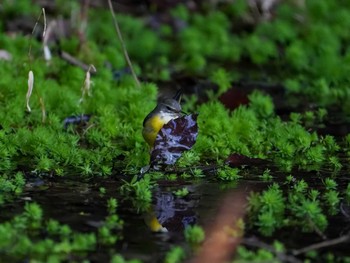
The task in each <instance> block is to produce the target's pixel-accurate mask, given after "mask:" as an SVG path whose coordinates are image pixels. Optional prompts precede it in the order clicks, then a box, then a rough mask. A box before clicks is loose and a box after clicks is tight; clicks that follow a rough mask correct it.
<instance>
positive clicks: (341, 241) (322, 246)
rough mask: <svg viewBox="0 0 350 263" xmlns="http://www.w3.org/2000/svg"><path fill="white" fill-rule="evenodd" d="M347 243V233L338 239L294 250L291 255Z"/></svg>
mask: <svg viewBox="0 0 350 263" xmlns="http://www.w3.org/2000/svg"><path fill="white" fill-rule="evenodd" d="M348 241H350V233H348V234H347V235H344V236H341V237H338V238H334V239H330V240H326V241H322V242H320V243H316V244H312V245H310V246H307V247H304V248H301V249H297V250H294V251H293V255H295V256H297V255H300V254H305V253H307V252H309V251H311V250H317V249H320V248H324V247H330V246H334V245H338V244H341V243H344V242H348Z"/></svg>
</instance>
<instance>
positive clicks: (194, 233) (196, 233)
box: [184, 225, 205, 246]
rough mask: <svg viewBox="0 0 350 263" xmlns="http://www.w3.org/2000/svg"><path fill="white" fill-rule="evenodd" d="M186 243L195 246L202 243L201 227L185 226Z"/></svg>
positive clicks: (203, 234)
mask: <svg viewBox="0 0 350 263" xmlns="http://www.w3.org/2000/svg"><path fill="white" fill-rule="evenodd" d="M184 234H185V239H186V241H187V242H188V243H189V244H190V245H192V246H197V245H199V244H200V243H202V242H203V241H204V238H205V233H204V230H203V228H202V227H200V226H198V225H193V226H187V227H186V228H185V231H184Z"/></svg>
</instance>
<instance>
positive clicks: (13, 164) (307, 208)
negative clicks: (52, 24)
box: [0, 0, 350, 262]
mask: <svg viewBox="0 0 350 263" xmlns="http://www.w3.org/2000/svg"><path fill="white" fill-rule="evenodd" d="M56 2H57V10H56V11H55V12H56V13H53V14H48V21H50V20H53V19H56V18H57V17H59V16H62V17H66V18H71V15H72V14H73V15H72V16H73V17H75V18H76V17H78V16H77V14H79V10H80V9H79V8H80V6H79V4H78V3H75V2H73V3H70V4H68V3H65V4H62V3H61V5H59V4H58V2H61V1H56ZM59 6H60V7H59ZM58 7H59V8H58ZM0 8H2V11H3V12H2V13H1V14H0V16H1V18H2V19H1V20H0V29H1V30H2V32H3V33H2V34H1V35H0V47H1V49H3V50H6V51H8V52H9V53H10V54H11V55H12V59H11V60H10V61H6V60H0V69H1V78H0V107H1V111H0V122H1V123H0V124H1V129H0V155H1V162H0V173H1V177H0V205H2V206H4V207H8V206H9V205H10V204H12V203H13V202H15V201H16V200H18V198H21V196H22V195H21V193H22V192H23V191H25V190H26V189H27V188H28V182H30V181H31V180H32V179H33V178H41V179H42V180H44V181H45V182H50V181H52V180H56V179H57V178H61V177H62V178H63V180H64V179H65V178H70V179H72V178H73V179H74V180H78V181H82V180H97V179H103V178H109V177H110V178H114V179H115V180H117V181H120V182H121V181H122V180H125V181H124V183H122V185H121V186H120V187H118V189H115V193H118V194H119V193H123V195H124V197H127V198H129V199H130V200H131V201H132V202H131V203H132V205H133V209H134V210H135V211H137V210H139V211H144V210H147V209H149V205H150V203H151V202H152V190H153V189H154V188H155V185H156V183H157V180H158V179H165V180H168V181H169V182H171V180H174V179H176V178H181V179H182V180H186V181H188V182H191V180H194V179H195V180H197V179H198V178H199V180H214V181H217V182H218V184H219V183H220V184H223V185H226V186H230V183H231V182H237V181H239V180H243V181H244V179H245V176H246V175H247V174H251V173H254V171H255V170H254V169H253V170H250V168H245V169H243V168H242V167H235V168H232V167H229V166H227V165H225V164H226V163H225V161H226V160H227V158H228V157H229V156H230V155H231V154H233V153H237V154H241V155H245V156H248V157H250V158H255V159H260V160H264V161H266V165H265V167H264V169H262V170H261V171H258V173H260V174H258V176H259V178H260V179H259V180H265V181H266V182H267V184H268V185H269V186H268V187H267V188H266V189H265V190H264V191H262V192H260V193H258V192H256V193H251V194H250V195H249V209H248V211H247V212H248V216H247V222H246V229H247V233H259V236H260V237H261V238H264V237H265V236H272V237H274V234H275V233H276V232H277V231H288V230H290V229H292V228H297V229H298V231H299V232H300V235H303V234H304V233H311V235H313V237H314V239H315V241H318V240H320V237H324V235H325V233H327V234H329V236H332V237H333V236H336V235H337V234H339V233H337V234H334V233H333V234H330V233H328V232H327V229H332V228H331V226H330V224H329V222H331V221H332V219H333V217H334V216H335V215H338V216H339V215H341V213H340V205H341V204H342V205H348V203H347V202H348V201H349V199H350V198H349V196H350V186H349V185H350V184H349V178H348V176H347V173H348V170H349V167H348V165H347V162H348V156H349V149H350V135H348V134H347V133H348V132H349V130H348V129H346V130H345V132H344V133H343V134H341V136H337V137H335V136H333V135H332V134H327V133H326V134H324V133H320V132H319V130H320V129H319V128H320V127H324V126H325V125H327V124H329V123H330V122H331V121H332V120H333V119H332V117H333V116H332V115H333V113H334V112H337V114H339V115H341V116H343V119H342V121H343V122H344V123H345V124H346V123H348V121H347V117H348V115H349V112H350V108H349V104H348V103H347V101H348V100H349V96H350V88H349V81H350V77H349V76H350V75H349V74H348V71H349V66H350V64H349V43H350V35H349V34H348V33H347V32H348V31H349V30H348V29H349V28H350V4H348V3H346V2H344V1H334V0H333V1H332V0H324V1H318V0H310V1H305V3H304V4H303V5H298V4H297V3H294V2H293V1H289V2H283V3H280V4H278V5H277V6H276V8H275V9H274V10H273V11H271V13H268V14H262V13H256V12H254V10H252V7H250V6H249V5H248V4H247V2H246V1H244V0H239V1H235V3H234V4H222V5H214V4H212V3H210V2H208V3H203V4H202V5H201V6H197V7H196V12H194V13H193V14H192V13H191V11H189V10H188V8H187V7H186V6H185V5H177V6H176V7H174V8H171V9H169V10H167V11H164V15H165V16H166V17H167V18H168V19H167V20H166V21H168V22H163V21H162V20H161V19H160V18H159V17H158V15H159V13H156V12H154V13H152V12H151V11H149V12H147V13H146V14H144V15H143V16H141V17H140V16H139V17H137V16H132V15H127V14H119V13H118V21H119V22H120V27H121V30H122V33H123V35H124V38H125V43H126V47H127V50H128V53H129V56H130V57H131V58H132V61H133V65H134V67H135V69H136V72H137V74H138V76H139V77H140V78H141V87H140V88H138V87H137V86H136V85H135V82H134V80H133V78H132V76H131V75H130V74H128V73H127V72H128V71H127V70H125V68H126V63H125V60H124V57H123V52H122V49H121V45H120V42H119V40H118V38H117V36H116V33H115V32H114V27H113V23H112V17H111V15H110V11H109V10H108V9H105V8H90V9H89V13H88V14H89V15H88V20H87V26H86V30H85V31H84V39H85V40H82V39H81V38H79V37H78V35H77V34H76V32H77V31H78V29H79V22H80V23H81V22H84V21H77V24H72V25H73V31H72V33H71V34H69V35H68V36H64V37H63V36H60V37H59V42H60V44H59V47H58V45H57V43H55V42H49V47H50V48H51V50H52V52H53V58H52V60H50V61H49V62H47V61H45V59H44V57H43V51H42V48H43V47H42V41H40V35H41V33H42V32H40V27H38V30H37V31H35V32H34V33H33V34H26V33H24V32H22V31H20V30H13V31H11V32H10V31H9V30H8V28H9V24H11V21H15V20H16V19H17V18H21V17H31V18H33V19H30V20H29V21H33V25H32V26H33V27H34V24H35V19H36V17H37V15H38V14H39V12H40V7H39V6H38V5H29V4H28V1H16V2H13V1H8V0H5V2H4V3H3V4H1V6H0ZM74 14H75V15H74ZM269 15H271V17H270V18H268V17H269ZM152 19H153V20H154V21H155V22H157V23H155V24H152V23H151V22H150V21H152ZM157 19H159V20H157ZM147 21H148V23H147ZM169 21H170V22H169ZM39 24H42V23H41V21H40V23H39ZM74 26H75V28H74ZM38 39H39V40H38ZM58 48H60V49H61V50H63V51H65V52H68V53H70V54H71V55H73V56H74V57H75V58H77V59H79V60H81V61H83V62H84V63H85V64H86V65H89V64H93V65H94V66H95V67H96V69H97V72H96V74H93V75H92V76H91V79H92V81H93V84H92V86H91V96H84V98H83V100H82V101H81V98H82V90H81V89H82V86H83V84H84V79H85V74H86V72H84V70H82V69H81V68H79V67H77V66H74V65H70V64H69V63H67V61H64V60H63V59H62V58H61V57H60V56H59V51H58V50H57V49H58ZM29 50H30V54H29V56H28V52H29ZM30 70H31V71H33V73H34V78H35V81H34V90H33V94H32V97H31V99H30V107H31V109H32V111H31V112H30V113H29V112H28V111H27V110H26V105H25V98H26V92H27V81H28V72H29V71H30ZM177 75H184V76H189V77H191V78H194V79H196V80H203V79H204V80H205V81H209V82H210V83H211V86H213V87H215V89H210V90H209V89H204V88H203V90H202V91H201V93H206V102H205V103H199V101H201V98H200V97H199V96H198V94H199V93H200V92H198V93H194V94H191V91H190V90H188V91H187V92H186V90H185V96H184V99H183V107H184V109H185V110H186V111H187V112H198V113H199V117H198V125H199V129H200V130H199V136H198V140H197V143H196V144H195V146H194V147H193V149H192V150H191V151H189V152H186V153H185V154H184V156H183V157H182V158H181V159H180V160H179V162H178V164H177V166H176V167H172V168H173V170H171V171H170V174H169V172H167V173H150V174H148V175H146V176H145V178H144V179H142V180H140V181H137V180H135V179H136V177H135V178H134V179H133V180H131V177H132V176H133V175H136V174H138V172H139V170H140V168H141V167H143V166H145V165H147V163H148V161H149V149H148V147H147V145H146V143H145V142H144V141H143V139H142V136H141V129H142V121H143V118H144V117H145V116H146V115H147V113H148V112H149V111H151V110H152V109H153V108H154V106H155V104H156V100H157V94H158V87H157V83H160V82H161V81H162V82H164V81H166V82H167V83H170V84H172V83H173V81H174V79H173V78H174V77H175V76H177ZM245 80H249V81H253V82H254V81H256V82H259V83H265V84H266V85H267V86H269V85H270V84H271V85H275V84H276V83H278V84H281V85H280V86H281V89H283V92H285V97H284V99H286V100H287V99H288V100H291V99H292V100H294V104H293V105H297V106H298V107H294V108H293V107H292V111H290V112H288V116H279V115H278V114H277V113H276V106H275V104H274V101H273V97H274V96H273V94H269V90H268V89H263V90H262V89H260V90H255V91H254V92H252V93H251V94H250V95H249V96H248V99H249V103H248V104H247V105H241V106H239V107H238V108H236V109H234V110H233V111H230V110H228V109H227V108H225V106H224V105H223V104H222V103H221V102H220V99H219V98H220V96H221V95H222V94H225V92H226V91H227V90H228V89H229V88H230V87H232V85H235V83H238V82H239V81H240V82H242V81H243V82H244V81H245ZM172 85H174V86H175V84H172ZM197 87H201V86H200V81H198V83H197ZM224 96H225V95H224ZM295 101H296V102H295ZM43 110H44V111H45V114H46V118H45V119H43ZM84 114H89V115H91V119H90V120H89V121H88V122H86V123H84V124H80V125H69V126H68V127H67V129H65V128H64V120H65V119H66V118H67V117H69V116H81V115H84ZM336 134H338V133H336ZM209 164H214V165H215V166H216V167H217V168H218V169H217V172H216V173H214V174H215V175H214V176H212V174H213V173H206V172H204V171H203V170H201V169H200V168H198V167H201V168H203V167H205V166H206V165H209ZM193 167H197V168H193ZM179 171H181V172H179ZM310 174H312V175H313V177H312V178H313V180H309V176H310ZM339 174H342V175H344V176H341V177H340V176H338V175H339ZM126 175H130V176H129V177H128V176H126ZM277 177H278V178H277ZM314 178H316V179H314ZM256 180H258V179H256ZM273 181H276V182H273ZM315 181H316V182H315ZM26 185H27V186H26ZM185 189H187V188H183V187H180V188H178V189H176V190H177V192H176V195H177V196H178V197H179V198H186V196H187V195H188V190H187V192H186V191H185ZM100 191H101V195H102V196H103V193H104V190H103V188H101V190H100ZM174 192H175V191H174ZM130 200H129V201H130ZM218 202H220V200H218ZM106 203H107V200H106ZM116 209H117V202H116V199H115V198H113V195H112V197H111V198H110V199H108V203H107V205H106V214H107V215H106V218H105V223H104V224H103V225H102V226H99V228H98V230H97V231H94V232H91V233H77V232H75V231H74V230H72V229H71V228H70V227H69V226H67V225H64V224H60V223H59V222H57V221H56V220H55V219H48V218H46V217H45V209H43V208H41V207H40V205H38V204H37V203H35V200H34V202H28V203H27V204H25V206H24V207H23V212H22V213H21V214H18V215H15V216H14V217H13V218H12V219H10V220H7V221H3V222H2V223H1V225H0V233H2V234H0V256H2V255H3V256H4V258H8V259H21V260H23V259H29V260H32V261H33V262H37V261H49V260H50V262H57V261H60V260H70V258H71V257H73V258H74V255H76V254H77V253H78V254H79V253H80V252H83V253H89V252H91V251H94V249H95V248H96V247H97V246H99V245H102V246H106V247H109V246H111V245H113V244H115V243H116V242H118V241H119V239H120V238H121V236H120V233H119V230H120V229H121V228H122V227H123V224H122V220H120V218H119V216H118V215H117V212H116ZM193 229H197V228H193ZM193 229H192V231H190V230H187V231H186V232H185V235H186V239H188V240H198V239H201V240H202V239H203V238H202V236H201V238H198V237H197V236H196V235H197V234H196V233H197V232H198V233H202V232H201V231H200V230H198V231H197V230H196V231H194V230H193ZM192 232H196V233H192ZM20 233H25V235H24V236H23V237H22V238H20V239H19V241H20V242H17V241H18V236H19V235H20ZM191 233H192V234H191ZM276 239H278V238H277V237H276ZM282 242H283V240H282ZM14 243H16V245H15V246H14V245H13V244H14ZM274 246H275V248H276V250H277V249H280V250H281V251H283V252H285V251H287V252H288V249H289V248H288V247H287V248H285V247H283V245H281V244H280V243H275V245H274ZM281 246H282V248H281ZM287 252H286V253H287ZM114 253H115V251H112V252H111V253H110V254H109V255H110V258H111V261H112V262H124V261H122V260H123V259H122V258H120V256H119V255H114ZM113 255H114V256H113ZM184 255H185V252H184V251H183V250H182V249H181V248H179V247H175V248H174V249H172V250H171V251H170V252H169V253H168V254H167V256H166V261H167V262H177V261H176V260H178V259H180V258H183V257H184ZM276 255H277V253H273V252H271V251H266V250H264V251H255V252H254V251H250V250H249V251H248V250H247V248H240V249H239V250H238V258H237V260H240V259H241V260H252V259H255V260H263V259H264V260H270V259H275V260H279V258H278V257H277V258H274V257H275V256H276ZM314 257H319V258H320V259H321V258H322V259H328V260H330V259H331V258H332V257H333V258H334V257H336V254H332V251H331V249H330V250H328V251H327V253H324V254H321V255H308V256H307V258H308V260H312V259H314ZM76 260H77V261H79V260H80V258H79V257H77V258H76ZM171 260H172V261H171ZM339 260H349V258H348V257H341V258H340V259H339Z"/></svg>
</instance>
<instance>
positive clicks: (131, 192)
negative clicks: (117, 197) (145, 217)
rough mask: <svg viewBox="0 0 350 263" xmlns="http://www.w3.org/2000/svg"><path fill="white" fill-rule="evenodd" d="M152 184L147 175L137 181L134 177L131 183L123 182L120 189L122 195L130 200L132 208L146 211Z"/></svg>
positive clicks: (149, 201) (149, 202) (150, 198)
mask: <svg viewBox="0 0 350 263" xmlns="http://www.w3.org/2000/svg"><path fill="white" fill-rule="evenodd" d="M151 188H152V184H151V180H150V177H149V176H148V175H146V176H144V177H143V178H142V179H141V180H138V177H137V176H134V177H133V179H132V180H131V182H125V183H124V184H123V185H122V187H121V188H120V190H121V192H122V194H123V195H125V196H127V197H128V198H130V199H131V201H132V203H133V205H134V207H136V209H137V210H140V211H147V210H148V208H149V206H150V204H151V201H152V192H151Z"/></svg>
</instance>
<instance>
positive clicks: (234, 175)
mask: <svg viewBox="0 0 350 263" xmlns="http://www.w3.org/2000/svg"><path fill="white" fill-rule="evenodd" d="M217 173H218V178H219V179H220V180H223V181H236V180H238V179H239V178H240V177H241V176H240V175H239V169H238V168H230V167H228V166H225V167H224V168H220V169H218V172H217Z"/></svg>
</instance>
